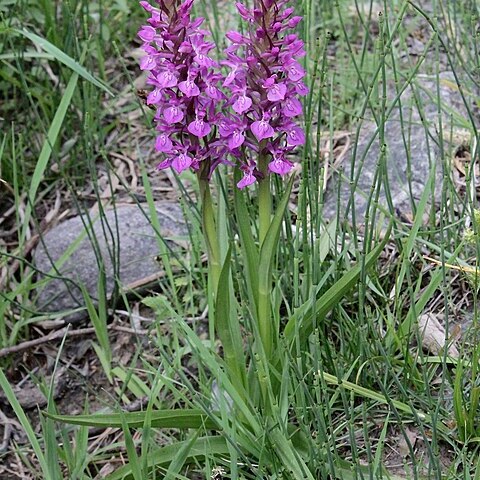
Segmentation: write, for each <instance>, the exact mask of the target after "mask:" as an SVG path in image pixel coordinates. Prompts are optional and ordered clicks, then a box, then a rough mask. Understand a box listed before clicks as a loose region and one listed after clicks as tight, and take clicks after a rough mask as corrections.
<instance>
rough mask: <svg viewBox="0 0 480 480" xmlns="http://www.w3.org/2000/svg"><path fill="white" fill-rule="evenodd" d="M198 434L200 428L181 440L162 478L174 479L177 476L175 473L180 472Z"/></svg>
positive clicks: (166, 479)
mask: <svg viewBox="0 0 480 480" xmlns="http://www.w3.org/2000/svg"><path fill="white" fill-rule="evenodd" d="M199 434H200V430H197V431H196V432H195V433H194V434H193V435H192V438H191V439H190V440H187V441H185V442H183V445H180V446H179V448H178V450H177V453H176V454H175V456H174V457H173V458H172V461H171V462H170V465H169V466H168V470H167V473H166V474H165V479H164V480H175V479H176V478H177V474H179V473H180V469H181V468H182V467H183V465H185V463H186V462H187V460H188V457H189V455H190V452H191V451H192V448H193V447H194V446H195V443H196V441H197V439H198V435H199Z"/></svg>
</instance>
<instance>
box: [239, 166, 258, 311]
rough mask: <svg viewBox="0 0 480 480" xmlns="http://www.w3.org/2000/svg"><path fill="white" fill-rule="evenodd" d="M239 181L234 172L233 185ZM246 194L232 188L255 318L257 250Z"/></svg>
mask: <svg viewBox="0 0 480 480" xmlns="http://www.w3.org/2000/svg"><path fill="white" fill-rule="evenodd" d="M239 179H240V171H239V170H238V169H236V170H235V183H236V182H237V181H238V180H239ZM245 196H246V194H245V193H244V192H242V191H241V190H240V189H239V188H234V203H235V215H236V217H235V218H236V223H237V226H238V230H239V233H240V244H241V247H242V253H243V258H244V260H245V271H246V281H247V288H248V295H249V297H250V303H251V305H252V308H251V309H250V310H251V311H252V314H253V315H254V316H255V317H256V315H257V307H258V248H257V246H256V245H255V240H254V239H253V234H252V228H251V225H250V215H249V213H248V209H247V206H246V204H245Z"/></svg>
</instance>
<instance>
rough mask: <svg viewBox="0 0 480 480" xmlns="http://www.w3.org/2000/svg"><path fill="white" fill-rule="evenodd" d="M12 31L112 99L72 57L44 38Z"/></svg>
mask: <svg viewBox="0 0 480 480" xmlns="http://www.w3.org/2000/svg"><path fill="white" fill-rule="evenodd" d="M13 31H14V32H15V33H17V34H19V35H23V36H24V37H26V38H28V39H29V40H30V41H31V42H33V43H34V44H35V45H36V46H37V47H40V48H41V49H42V50H44V51H45V52H47V53H49V54H50V55H52V56H53V57H54V58H56V59H57V60H58V61H59V62H61V63H63V64H64V65H65V66H67V67H68V68H70V69H71V70H72V71H73V72H75V74H76V75H79V76H80V77H83V78H84V79H85V80H88V81H89V82H91V83H93V85H95V86H96V87H98V88H101V89H102V90H103V91H105V92H106V93H108V94H109V95H110V96H111V97H113V93H112V92H111V91H110V90H109V88H108V87H107V86H106V85H105V84H104V83H102V82H101V81H100V80H97V79H96V78H95V77H94V76H93V75H92V74H91V73H89V72H88V71H87V70H86V69H85V68H84V67H82V66H81V65H80V63H78V62H77V61H76V60H74V59H73V58H72V57H70V56H68V55H67V54H66V53H65V52H62V50H60V49H59V48H58V47H56V46H55V45H53V44H51V43H50V42H49V41H48V40H46V39H45V38H42V37H39V36H38V35H37V34H35V33H32V32H29V31H28V30H26V29H23V30H19V29H16V28H15V29H13Z"/></svg>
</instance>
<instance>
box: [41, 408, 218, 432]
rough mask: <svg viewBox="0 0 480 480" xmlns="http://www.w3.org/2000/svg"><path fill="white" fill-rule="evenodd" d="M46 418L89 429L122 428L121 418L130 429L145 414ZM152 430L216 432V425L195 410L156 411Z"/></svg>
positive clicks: (138, 424)
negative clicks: (88, 427) (169, 429)
mask: <svg viewBox="0 0 480 480" xmlns="http://www.w3.org/2000/svg"><path fill="white" fill-rule="evenodd" d="M45 415H46V416H47V417H50V418H53V419H54V420H56V421H58V422H62V423H69V424H72V425H87V426H90V427H116V428H122V426H123V423H122V418H125V422H126V424H127V425H128V426H129V427H130V428H141V427H143V424H144V422H145V415H146V412H125V413H121V414H120V413H104V414H103V413H97V414H92V415H52V414H50V413H45ZM151 426H152V427H153V428H181V429H183V428H201V427H203V428H205V429H207V430H216V429H217V428H218V425H217V424H216V423H215V422H214V421H213V420H211V419H210V417H208V416H207V415H206V414H205V413H203V412H202V411H201V410H197V409H179V410H174V409H172V410H156V411H153V412H152V414H151Z"/></svg>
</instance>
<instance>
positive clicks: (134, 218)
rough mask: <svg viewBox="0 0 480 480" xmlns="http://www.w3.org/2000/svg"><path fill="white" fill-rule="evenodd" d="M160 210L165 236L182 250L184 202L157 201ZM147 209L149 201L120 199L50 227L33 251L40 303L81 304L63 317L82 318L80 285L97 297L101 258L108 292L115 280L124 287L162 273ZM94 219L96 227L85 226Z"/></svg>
mask: <svg viewBox="0 0 480 480" xmlns="http://www.w3.org/2000/svg"><path fill="white" fill-rule="evenodd" d="M142 209H143V211H142ZM156 210H157V214H158V219H159V222H160V229H161V235H162V238H164V239H166V240H167V245H168V246H169V247H170V248H172V249H176V251H177V253H178V251H179V248H180V245H182V244H183V243H184V241H185V239H186V236H187V234H188V231H187V227H186V224H185V223H184V220H183V214H182V211H181V208H180V206H179V205H177V204H174V203H169V202H159V203H157V204H156ZM148 211H149V209H148V205H146V204H144V205H141V208H140V207H139V206H137V205H122V206H117V208H115V209H111V210H107V211H106V212H105V213H104V215H103V216H99V215H98V214H97V215H96V216H91V218H90V220H89V219H88V217H87V216H77V217H73V218H70V219H68V220H66V221H64V222H62V223H60V224H59V225H57V226H56V227H54V228H53V229H52V230H50V231H48V232H47V233H46V234H45V235H44V236H43V238H42V241H41V242H40V243H39V245H38V247H37V249H36V250H35V252H34V256H33V260H34V263H35V266H36V268H37V269H38V271H39V275H38V278H37V280H38V281H39V287H38V290H37V293H38V295H37V298H36V299H35V304H36V306H37V309H38V310H39V311H41V312H52V313H53V312H56V313H57V312H62V311H68V310H72V309H78V308H80V309H82V310H80V311H77V312H73V313H66V315H65V316H64V317H63V318H64V320H65V321H68V322H76V321H79V320H82V319H84V318H85V317H86V316H87V313H86V310H85V301H84V296H83V294H82V289H81V286H83V288H84V289H85V290H86V291H87V292H88V294H89V295H90V297H92V299H94V301H96V300H97V297H98V293H97V292H98V279H99V276H100V269H99V264H100V265H101V264H102V263H103V268H104V271H105V279H106V296H107V298H110V297H111V296H112V294H113V292H114V289H115V286H116V284H117V286H118V287H120V288H125V287H128V286H132V285H135V284H137V285H141V284H142V283H143V282H142V281H143V280H148V279H149V278H154V277H155V276H156V275H160V274H161V272H162V263H161V260H158V259H157V257H158V254H159V247H158V242H157V239H156V234H155V231H154V228H153V227H152V225H151V223H150V220H149V218H147V217H148ZM144 212H145V213H144ZM146 215H147V216H146ZM90 222H91V223H93V225H92V227H91V228H90V227H88V228H87V229H86V228H85V225H87V226H88V225H89V224H90ZM182 240H183V242H182ZM51 275H53V276H54V277H55V278H51V277H50V276H51Z"/></svg>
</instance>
